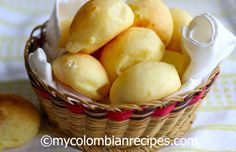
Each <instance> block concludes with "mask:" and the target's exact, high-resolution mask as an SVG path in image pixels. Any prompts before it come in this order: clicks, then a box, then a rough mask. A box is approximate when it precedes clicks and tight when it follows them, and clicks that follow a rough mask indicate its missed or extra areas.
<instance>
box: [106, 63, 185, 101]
mask: <svg viewBox="0 0 236 152" xmlns="http://www.w3.org/2000/svg"><path fill="white" fill-rule="evenodd" d="M180 87H181V81H180V78H179V75H178V73H177V70H176V69H175V67H174V66H173V65H170V64H167V63H163V62H157V61H148V62H142V63H139V64H136V65H135V66H133V67H131V68H129V69H128V70H126V71H125V72H124V73H122V74H121V75H120V76H119V77H118V78H117V79H116V80H115V81H114V83H113V85H112V87H111V90H110V101H111V103H112V104H142V103H144V102H148V101H152V100H158V99H162V98H164V97H167V96H168V95H170V94H172V93H174V92H176V91H177V90H178V89H179V88H180Z"/></svg>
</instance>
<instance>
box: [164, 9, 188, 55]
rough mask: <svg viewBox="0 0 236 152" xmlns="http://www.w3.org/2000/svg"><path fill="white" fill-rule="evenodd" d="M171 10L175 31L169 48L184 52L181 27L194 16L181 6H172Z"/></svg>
mask: <svg viewBox="0 0 236 152" xmlns="http://www.w3.org/2000/svg"><path fill="white" fill-rule="evenodd" d="M170 11H171V14H172V17H173V21H174V33H173V37H172V40H171V42H170V44H169V45H168V47H167V49H168V50H171V51H176V52H182V49H181V29H182V27H184V26H187V25H188V24H189V23H190V21H191V20H192V16H191V15H190V14H189V13H188V12H187V11H185V10H182V9H179V8H172V9H170Z"/></svg>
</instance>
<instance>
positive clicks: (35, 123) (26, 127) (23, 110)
mask: <svg viewBox="0 0 236 152" xmlns="http://www.w3.org/2000/svg"><path fill="white" fill-rule="evenodd" d="M39 127H40V114H39V112H38V111H37V109H36V108H35V107H34V105H33V104H32V103H30V102H29V101H27V100H26V99H24V98H22V97H20V96H17V95H14V94H0V145H1V144H2V147H3V148H14V147H19V146H22V145H23V144H25V143H27V142H28V141H30V140H31V139H32V138H33V137H34V136H35V135H36V134H37V132H38V130H39Z"/></svg>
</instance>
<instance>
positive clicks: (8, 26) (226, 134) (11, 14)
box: [0, 0, 236, 152]
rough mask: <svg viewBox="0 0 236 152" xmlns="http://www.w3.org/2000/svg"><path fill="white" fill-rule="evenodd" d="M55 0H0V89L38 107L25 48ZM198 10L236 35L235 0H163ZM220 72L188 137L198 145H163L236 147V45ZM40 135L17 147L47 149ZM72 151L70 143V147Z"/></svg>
mask: <svg viewBox="0 0 236 152" xmlns="http://www.w3.org/2000/svg"><path fill="white" fill-rule="evenodd" d="M54 2H55V0H40V1H39V0H0V92H14V93H17V94H20V95H23V96H25V97H26V98H28V99H30V100H31V101H32V102H33V103H34V104H35V105H37V106H38V107H39V104H38V102H37V99H36V98H35V96H34V94H33V92H32V89H31V86H30V84H29V82H28V80H27V79H28V77H27V75H26V72H25V67H24V60H23V50H24V45H25V42H26V40H27V38H28V36H29V34H30V32H31V31H32V29H33V28H34V27H35V26H37V25H39V24H42V23H44V22H45V21H46V20H47V19H48V18H49V17H50V14H51V12H52V10H53V7H54ZM164 2H166V3H167V5H168V6H169V7H179V8H183V9H185V10H187V11H188V12H190V14H192V16H196V15H198V14H201V13H205V12H208V13H211V14H213V15H214V16H215V17H217V18H218V19H219V20H220V21H221V22H222V23H223V24H224V25H225V26H226V27H227V28H228V29H229V30H230V31H231V32H233V33H234V34H235V35H236V0H164ZM221 71H222V72H221V75H220V78H219V79H218V80H217V82H216V84H214V86H213V88H212V90H211V92H210V94H209V95H208V96H207V98H206V99H205V101H204V102H203V104H202V106H201V107H200V110H199V111H198V113H197V118H196V121H195V123H194V125H193V129H192V130H191V131H190V132H189V133H188V134H187V135H186V137H196V138H197V139H198V141H199V142H198V144H197V145H189V146H185V147H181V146H176V147H168V148H165V149H163V150H161V151H227V150H228V151H236V145H235V141H236V119H235V118H234V117H235V115H236V51H234V52H233V54H231V55H230V56H229V57H228V58H227V59H226V60H225V61H224V62H223V63H222V65H221ZM37 141H38V140H37V139H35V141H32V144H28V145H26V146H24V147H21V148H19V149H15V150H14V151H19V152H21V151H22V152H23V151H25V149H27V150H30V151H34V150H35V147H37V148H38V150H40V149H41V150H43V148H42V147H40V144H39V142H38V143H37ZM68 151H69V149H68Z"/></svg>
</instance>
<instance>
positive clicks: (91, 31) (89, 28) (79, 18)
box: [66, 0, 134, 54]
mask: <svg viewBox="0 0 236 152" xmlns="http://www.w3.org/2000/svg"><path fill="white" fill-rule="evenodd" d="M133 20H134V14H133V12H132V10H131V9H130V8H129V6H128V5H127V4H126V3H125V2H123V1H122V0H90V1H89V2H88V3H86V4H85V5H84V6H83V7H82V8H81V9H80V10H79V12H78V13H77V14H76V16H75V18H74V20H73V22H72V25H71V27H70V32H69V36H68V41H67V45H66V48H67V50H68V51H69V52H70V53H76V52H83V53H87V54H91V53H93V52H95V51H96V50H97V49H99V48H100V47H102V46H103V45H104V44H106V43H107V42H109V41H110V40H111V39H113V38H114V37H115V36H117V35H118V34H119V33H121V32H122V31H124V30H125V29H127V28H128V27H130V26H131V25H132V24H133Z"/></svg>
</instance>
